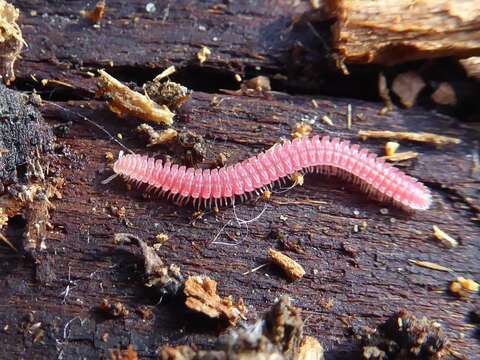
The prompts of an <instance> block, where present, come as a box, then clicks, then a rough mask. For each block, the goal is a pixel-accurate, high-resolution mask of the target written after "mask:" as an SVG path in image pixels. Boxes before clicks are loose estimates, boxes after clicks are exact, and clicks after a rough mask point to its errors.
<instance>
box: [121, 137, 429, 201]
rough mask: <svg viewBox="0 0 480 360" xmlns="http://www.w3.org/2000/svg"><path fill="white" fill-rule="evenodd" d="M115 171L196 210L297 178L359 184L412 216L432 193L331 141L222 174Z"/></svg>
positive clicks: (310, 141)
mask: <svg viewBox="0 0 480 360" xmlns="http://www.w3.org/2000/svg"><path fill="white" fill-rule="evenodd" d="M113 170H114V172H115V173H116V174H119V175H122V176H123V177H125V178H126V179H128V180H130V181H134V182H136V183H138V184H146V185H147V186H148V187H147V188H148V189H149V190H155V191H158V192H160V193H162V194H168V195H169V196H173V197H175V198H177V199H179V200H182V201H186V200H190V199H193V202H194V204H196V203H202V202H203V203H204V204H205V205H212V204H215V205H218V204H223V203H227V204H228V203H229V202H231V203H233V202H234V201H235V198H244V197H245V195H248V194H251V193H259V192H261V191H262V190H267V189H268V188H269V187H270V186H271V185H272V184H274V183H276V182H278V181H280V180H282V179H284V178H285V177H289V176H291V175H292V174H294V173H296V172H303V173H307V172H320V173H323V174H327V175H337V176H340V177H342V178H345V179H347V180H350V181H353V182H354V183H358V184H360V186H361V189H362V190H363V191H364V192H366V193H367V194H370V195H373V196H375V197H376V198H378V199H379V200H381V201H390V202H392V203H393V204H395V205H397V206H400V207H403V208H406V209H412V210H426V209H428V208H429V207H430V205H431V202H432V198H431V194H430V191H429V190H428V189H427V188H426V187H425V186H424V185H423V184H422V183H420V182H418V181H417V180H416V179H414V178H412V177H410V176H408V175H406V174H404V173H403V172H401V171H400V170H398V169H397V168H395V167H393V166H391V165H389V164H387V163H385V162H384V161H383V160H381V159H378V158H377V157H376V155H375V154H372V153H369V152H368V151H367V150H365V149H360V147H359V146H358V145H350V142H349V141H341V140H339V139H338V138H333V139H331V140H330V138H329V137H328V136H325V137H323V138H320V137H318V136H314V137H312V138H302V139H297V140H293V141H292V142H285V143H283V144H277V145H275V146H273V147H271V148H270V149H268V150H267V151H265V152H263V153H260V154H259V155H257V156H254V157H251V158H249V159H247V160H244V161H242V162H240V163H237V164H235V165H230V166H226V167H222V168H220V169H213V170H202V169H194V168H186V167H185V166H178V165H174V164H171V163H170V162H166V163H162V161H160V160H154V159H153V158H148V157H147V156H141V155H136V154H131V155H126V156H122V157H120V158H119V159H118V160H117V161H116V162H115V164H114V166H113Z"/></svg>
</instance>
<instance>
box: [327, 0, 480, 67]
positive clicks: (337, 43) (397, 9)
mask: <svg viewBox="0 0 480 360" xmlns="http://www.w3.org/2000/svg"><path fill="white" fill-rule="evenodd" d="M326 4H327V11H328V12H329V13H330V14H331V15H332V16H335V17H336V18H337V21H336V23H335V24H334V25H333V36H334V40H333V42H334V47H335V48H336V50H337V51H338V52H339V54H340V56H342V57H343V58H344V59H345V61H346V62H350V63H377V64H383V65H393V64H398V63H403V62H407V61H412V60H418V59H427V58H435V57H445V56H457V57H468V56H474V55H478V54H480V31H479V30H480V3H479V2H478V1H476V0H454V1H452V0H425V1H412V0H385V1H376V0H328V1H327V3H326Z"/></svg>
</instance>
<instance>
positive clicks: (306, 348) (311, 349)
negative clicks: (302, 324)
mask: <svg viewBox="0 0 480 360" xmlns="http://www.w3.org/2000/svg"><path fill="white" fill-rule="evenodd" d="M324 352H325V350H324V349H323V346H322V344H320V343H319V342H318V340H317V339H315V338H314V337H312V336H305V337H304V338H303V340H302V342H301V343H300V348H299V349H298V356H297V357H296V358H295V360H322V359H323V358H324Z"/></svg>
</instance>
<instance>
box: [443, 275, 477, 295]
mask: <svg viewBox="0 0 480 360" xmlns="http://www.w3.org/2000/svg"><path fill="white" fill-rule="evenodd" d="M448 289H449V290H450V292H451V293H452V294H455V295H457V296H459V297H462V298H468V297H469V296H470V295H471V294H472V293H478V291H479V290H480V284H479V283H477V282H476V281H474V280H472V279H465V278H464V277H462V276H459V277H457V279H456V280H454V281H452V282H451V283H450V286H449V287H448Z"/></svg>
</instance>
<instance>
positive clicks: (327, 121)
mask: <svg viewBox="0 0 480 360" xmlns="http://www.w3.org/2000/svg"><path fill="white" fill-rule="evenodd" d="M322 121H323V122H324V123H325V124H327V125H330V126H333V121H332V119H330V117H329V116H328V115H323V116H322Z"/></svg>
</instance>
